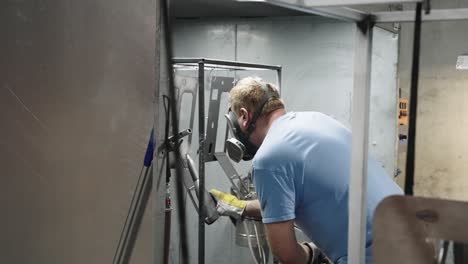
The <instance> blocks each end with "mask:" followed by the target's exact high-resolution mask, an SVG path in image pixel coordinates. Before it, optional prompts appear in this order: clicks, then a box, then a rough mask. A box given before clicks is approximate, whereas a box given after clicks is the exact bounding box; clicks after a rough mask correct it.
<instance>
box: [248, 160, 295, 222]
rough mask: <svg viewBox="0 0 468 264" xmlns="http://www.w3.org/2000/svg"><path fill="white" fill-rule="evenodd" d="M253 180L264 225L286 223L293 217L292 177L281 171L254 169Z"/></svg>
mask: <svg viewBox="0 0 468 264" xmlns="http://www.w3.org/2000/svg"><path fill="white" fill-rule="evenodd" d="M253 180H254V184H255V190H256V192H257V195H258V199H259V201H260V206H261V210H262V221H263V223H265V224H269V223H276V222H283V221H288V220H292V219H295V218H296V215H295V197H296V195H295V188H294V181H293V179H292V177H290V176H289V177H288V175H287V174H286V173H285V172H284V171H283V170H281V169H275V170H270V169H254V170H253Z"/></svg>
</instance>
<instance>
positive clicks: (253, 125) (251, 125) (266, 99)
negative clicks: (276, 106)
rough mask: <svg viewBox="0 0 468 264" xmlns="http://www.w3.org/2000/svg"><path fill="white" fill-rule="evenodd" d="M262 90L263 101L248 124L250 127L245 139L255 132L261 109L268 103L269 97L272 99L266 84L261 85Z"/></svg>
mask: <svg viewBox="0 0 468 264" xmlns="http://www.w3.org/2000/svg"><path fill="white" fill-rule="evenodd" d="M262 88H263V90H264V91H265V94H264V95H263V101H262V103H261V104H260V106H259V107H258V108H257V110H256V111H255V113H254V115H253V116H252V121H251V122H250V125H249V127H248V128H247V139H248V138H249V137H250V134H252V132H253V131H254V130H255V123H256V122H257V119H258V118H259V117H260V115H261V113H262V111H263V107H264V106H265V105H266V103H268V101H269V100H270V98H271V97H274V95H273V93H272V92H270V90H269V89H268V84H264V85H262Z"/></svg>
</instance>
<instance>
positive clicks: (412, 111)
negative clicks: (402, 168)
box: [405, 3, 422, 195]
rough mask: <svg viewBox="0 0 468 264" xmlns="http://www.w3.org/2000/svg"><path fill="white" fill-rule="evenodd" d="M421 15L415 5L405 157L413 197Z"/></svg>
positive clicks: (407, 182) (408, 189)
mask: <svg viewBox="0 0 468 264" xmlns="http://www.w3.org/2000/svg"><path fill="white" fill-rule="evenodd" d="M421 15H422V4H421V3H418V4H417V5H416V21H415V24H414V41H413V66H412V70H411V71H412V73H411V89H410V107H409V126H408V150H407V155H406V175H405V194H407V195H413V186H414V156H415V137H416V114H417V112H418V80H419V54H420V48H421Z"/></svg>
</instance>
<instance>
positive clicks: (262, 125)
mask: <svg viewBox="0 0 468 264" xmlns="http://www.w3.org/2000/svg"><path fill="white" fill-rule="evenodd" d="M284 114H286V110H285V109H284V108H281V109H277V110H274V111H272V112H271V113H269V114H268V115H266V116H263V117H261V118H259V119H258V120H257V129H256V130H255V132H254V134H252V136H253V137H254V138H255V139H254V141H255V144H256V145H258V146H259V145H261V144H262V142H263V139H265V137H266V135H267V134H268V130H270V127H271V125H272V124H273V122H274V121H275V120H276V119H278V118H280V117H281V116H282V115H284Z"/></svg>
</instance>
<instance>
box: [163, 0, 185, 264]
mask: <svg viewBox="0 0 468 264" xmlns="http://www.w3.org/2000/svg"><path fill="white" fill-rule="evenodd" d="M168 1H169V0H159V3H158V4H159V5H158V6H157V7H158V8H159V9H160V10H161V11H160V12H161V25H162V27H161V29H160V30H162V32H163V33H162V34H161V38H162V39H163V41H162V43H161V44H162V45H163V48H165V51H166V52H165V54H164V55H165V56H164V57H162V56H161V61H162V63H161V65H160V67H161V69H162V70H161V71H165V73H166V74H167V76H166V77H167V80H168V82H167V87H166V88H167V89H166V91H167V92H168V94H169V99H170V109H169V111H170V117H171V125H172V132H173V133H177V131H179V120H178V113H177V101H176V91H175V85H174V71H173V65H172V62H171V60H172V54H173V53H172V47H173V46H172V30H171V17H170V12H169V3H168ZM162 50H164V49H162ZM163 95H164V94H163ZM165 140H167V139H165ZM174 141H175V142H179V135H178V134H175V138H174ZM174 154H175V164H176V166H175V187H176V196H177V217H178V221H179V243H180V246H181V260H180V262H181V263H189V262H188V245H187V244H188V242H187V227H186V224H185V223H186V212H185V207H184V205H183V203H182V201H183V200H184V187H183V178H182V177H183V174H182V168H181V166H180V149H179V147H176V148H175V149H174ZM167 158H168V159H169V154H168V157H167Z"/></svg>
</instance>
